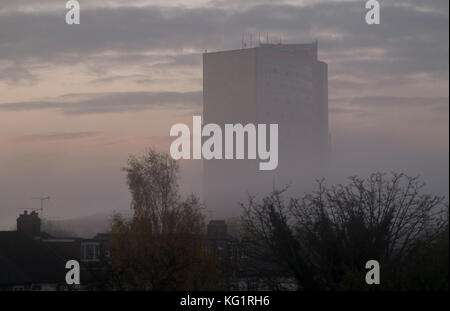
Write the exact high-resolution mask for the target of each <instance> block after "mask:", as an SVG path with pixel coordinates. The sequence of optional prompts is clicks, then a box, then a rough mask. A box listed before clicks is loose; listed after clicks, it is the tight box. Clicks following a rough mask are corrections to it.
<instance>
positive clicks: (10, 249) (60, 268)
mask: <svg viewBox="0 0 450 311" xmlns="http://www.w3.org/2000/svg"><path fill="white" fill-rule="evenodd" d="M65 274H66V269H65V262H64V260H63V259H62V258H61V257H60V256H59V255H58V254H57V253H56V252H55V251H54V250H52V248H50V247H49V246H47V245H45V244H44V243H42V242H40V241H38V240H33V239H32V238H31V237H29V236H27V235H25V234H23V233H20V232H16V231H0V285H12V284H24V283H64V282H65V281H64V280H65Z"/></svg>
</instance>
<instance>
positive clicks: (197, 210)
mask: <svg viewBox="0 0 450 311" xmlns="http://www.w3.org/2000/svg"><path fill="white" fill-rule="evenodd" d="M124 171H125V172H126V174H127V183H128V186H129V189H130V192H131V196H132V201H131V209H132V210H133V217H132V218H131V219H125V218H123V217H121V216H120V215H115V217H114V219H113V223H112V230H111V240H110V241H111V262H110V265H111V273H110V277H111V284H112V285H111V286H112V287H113V289H119V290H213V289H221V281H220V273H219V269H218V261H217V259H216V258H215V257H214V254H213V253H211V252H208V247H207V245H206V241H205V230H204V228H205V225H204V215H203V213H202V212H203V207H202V204H201V203H200V201H199V199H198V197H196V196H195V195H190V196H188V197H187V198H182V197H181V196H180V194H179V187H178V171H179V167H178V164H177V162H176V161H174V160H173V159H172V158H171V157H170V156H169V155H168V154H166V153H161V152H158V151H156V150H154V149H149V150H148V151H147V152H146V153H145V154H144V155H142V156H131V157H130V158H129V159H128V164H127V166H126V167H125V168H124Z"/></svg>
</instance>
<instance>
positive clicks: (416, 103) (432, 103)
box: [348, 96, 449, 109]
mask: <svg viewBox="0 0 450 311" xmlns="http://www.w3.org/2000/svg"><path fill="white" fill-rule="evenodd" d="M448 100H449V99H448V97H400V96H363V97H354V98H350V99H348V102H349V103H350V104H353V105H357V106H360V107H361V106H367V107H369V106H370V107H401V108H408V109H410V108H414V107H430V108H434V107H445V106H448V102H449V101H448Z"/></svg>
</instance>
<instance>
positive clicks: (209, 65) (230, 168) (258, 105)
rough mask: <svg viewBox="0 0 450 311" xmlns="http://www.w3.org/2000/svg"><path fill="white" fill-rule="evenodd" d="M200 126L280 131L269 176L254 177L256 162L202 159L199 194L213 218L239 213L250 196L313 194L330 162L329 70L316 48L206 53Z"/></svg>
mask: <svg viewBox="0 0 450 311" xmlns="http://www.w3.org/2000/svg"><path fill="white" fill-rule="evenodd" d="M203 122H204V124H207V123H216V124H218V125H221V126H223V125H224V124H226V123H232V124H236V123H241V124H243V125H245V124H248V123H253V124H261V123H265V124H270V123H276V124H278V127H279V136H278V141H279V154H278V168H277V169H276V170H274V171H259V170H258V160H207V161H204V191H203V196H204V200H205V202H206V204H207V207H208V208H210V209H211V210H213V211H214V214H215V217H228V216H230V215H233V214H236V213H237V212H239V207H238V206H239V205H238V203H239V202H244V201H246V198H247V194H248V193H250V194H252V195H257V197H259V198H262V197H263V196H264V195H267V194H268V193H269V192H270V191H271V190H273V189H274V188H277V189H280V188H283V187H285V186H287V185H289V191H288V192H289V193H292V194H293V195H298V196H300V195H301V194H302V193H303V192H304V191H308V190H311V189H312V188H313V186H314V185H315V179H316V178H322V177H326V175H327V171H328V165H329V156H330V139H329V137H330V135H329V129H328V66H327V64H326V63H324V62H322V61H319V60H318V47H317V42H314V43H310V44H261V45H259V46H258V47H254V48H247V49H239V50H230V51H220V52H210V53H204V54H203Z"/></svg>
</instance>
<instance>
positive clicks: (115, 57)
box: [0, 0, 449, 229]
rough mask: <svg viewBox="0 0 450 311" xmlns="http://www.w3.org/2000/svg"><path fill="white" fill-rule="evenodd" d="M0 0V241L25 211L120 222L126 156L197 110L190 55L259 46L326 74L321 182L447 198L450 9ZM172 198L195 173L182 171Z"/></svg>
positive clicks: (196, 73) (194, 164) (196, 65)
mask: <svg viewBox="0 0 450 311" xmlns="http://www.w3.org/2000/svg"><path fill="white" fill-rule="evenodd" d="M65 2H66V1H64V0H45V1H39V0H33V1H31V0H1V1H0V229H10V228H12V227H13V226H14V224H15V219H16V218H17V216H18V214H19V213H20V212H21V211H20V209H21V208H33V207H39V201H36V200H32V199H31V198H32V197H36V196H41V195H50V196H51V200H50V202H47V203H46V207H45V210H44V216H46V217H47V218H50V219H65V218H72V217H79V216H85V215H90V214H96V213H103V212H111V211H114V210H116V211H119V210H125V209H128V208H129V204H130V196H129V193H128V189H127V185H126V180H125V174H124V172H123V171H122V170H121V168H122V167H123V166H125V165H126V160H127V158H128V156H129V155H130V154H139V153H142V152H143V151H144V150H145V148H146V147H150V146H153V147H156V148H159V149H162V150H167V149H168V146H169V145H170V142H171V139H170V137H168V135H169V130H170V127H171V126H172V125H173V124H175V123H180V122H181V123H187V124H190V123H191V122H192V115H194V114H201V112H202V104H201V101H202V62H201V60H202V57H201V54H202V53H203V52H204V51H205V50H207V51H208V52H209V51H219V50H227V49H237V48H240V47H241V40H242V34H243V33H253V37H254V38H257V37H258V36H259V34H260V33H261V34H263V35H262V36H263V37H264V39H263V40H265V34H267V33H268V34H269V42H278V41H279V40H282V42H283V43H303V42H312V41H313V40H318V42H319V58H320V59H321V60H322V61H325V62H326V63H328V70H329V107H330V108H329V117H330V132H331V139H332V167H331V170H332V174H331V177H330V180H331V182H343V181H344V178H345V177H347V176H350V175H355V174H359V175H362V176H365V175H367V174H369V173H370V172H374V171H385V172H390V171H393V170H395V171H403V172H405V173H408V174H410V175H420V176H421V178H422V180H423V181H425V182H426V183H427V187H426V190H427V191H429V192H432V193H435V194H439V195H445V196H448V187H449V182H448V180H449V178H448V169H449V143H448V141H449V134H448V133H449V111H448V109H449V87H448V83H449V62H448V55H449V41H448V32H449V28H448V27H449V13H448V9H449V8H448V5H449V3H448V1H447V0H443V1H441V0H429V1H420V0H408V1H407V0H395V1H388V0H383V1H380V3H381V18H380V25H367V24H366V23H365V12H366V9H365V7H364V3H365V1H361V0H358V1H312V0H306V1H301V0H298V1H294V0H291V1H262V0H261V1H257V0H250V1H248V0H246V1H242V0H241V1H238V0H228V1H225V0H217V1H214V0H212V1H206V0H192V1H181V0H175V1H163V0H155V1H150V0H142V1H140V0H135V1H132V0H127V1H125V0H109V1H100V0H90V1H87V0H84V1H83V0H80V1H79V2H80V6H81V16H80V25H67V24H66V23H65V14H66V12H67V9H66V8H65ZM181 166H182V169H181V185H182V190H183V192H184V193H188V192H191V191H194V192H197V193H198V192H201V163H200V161H198V160H191V161H185V162H184V163H181Z"/></svg>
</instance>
